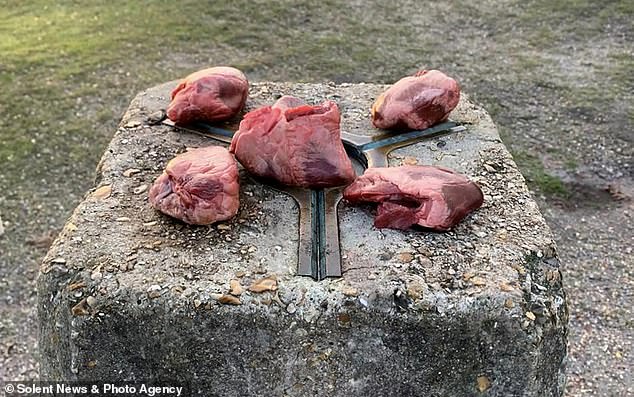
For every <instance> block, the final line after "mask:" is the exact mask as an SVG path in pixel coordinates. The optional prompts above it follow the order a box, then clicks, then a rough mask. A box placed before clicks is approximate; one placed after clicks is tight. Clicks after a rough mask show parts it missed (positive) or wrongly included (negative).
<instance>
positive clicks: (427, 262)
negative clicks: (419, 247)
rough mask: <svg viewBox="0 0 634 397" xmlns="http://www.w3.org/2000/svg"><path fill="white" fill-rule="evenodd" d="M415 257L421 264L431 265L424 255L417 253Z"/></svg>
mask: <svg viewBox="0 0 634 397" xmlns="http://www.w3.org/2000/svg"><path fill="white" fill-rule="evenodd" d="M416 259H417V260H418V263H420V264H421V265H423V266H431V259H429V258H428V257H426V256H422V255H419V256H418V257H417V258H416Z"/></svg>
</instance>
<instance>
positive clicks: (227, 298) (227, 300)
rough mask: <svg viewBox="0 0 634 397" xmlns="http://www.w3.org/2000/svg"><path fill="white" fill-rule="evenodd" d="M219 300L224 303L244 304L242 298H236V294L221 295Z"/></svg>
mask: <svg viewBox="0 0 634 397" xmlns="http://www.w3.org/2000/svg"><path fill="white" fill-rule="evenodd" d="M218 302H220V303H222V304H223V305H240V304H242V302H240V299H238V298H236V297H235V296H232V295H221V296H220V297H218Z"/></svg>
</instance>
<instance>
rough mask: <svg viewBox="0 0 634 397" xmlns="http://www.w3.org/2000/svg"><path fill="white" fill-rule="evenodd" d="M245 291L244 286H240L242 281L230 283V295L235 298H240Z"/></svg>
mask: <svg viewBox="0 0 634 397" xmlns="http://www.w3.org/2000/svg"><path fill="white" fill-rule="evenodd" d="M242 292H243V289H242V286H241V285H240V281H238V280H231V281H229V293H230V294H231V295H233V296H240V295H242Z"/></svg>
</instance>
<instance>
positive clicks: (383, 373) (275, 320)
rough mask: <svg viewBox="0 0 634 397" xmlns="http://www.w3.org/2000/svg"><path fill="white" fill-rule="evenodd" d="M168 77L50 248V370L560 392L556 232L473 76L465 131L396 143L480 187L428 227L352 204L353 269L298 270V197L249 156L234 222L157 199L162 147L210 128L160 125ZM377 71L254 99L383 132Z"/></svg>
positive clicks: (345, 241) (261, 86)
mask: <svg viewBox="0 0 634 397" xmlns="http://www.w3.org/2000/svg"><path fill="white" fill-rule="evenodd" d="M174 85H175V82H171V83H166V84H163V85H160V86H157V87H154V88H151V89H149V90H147V91H144V92H142V93H140V94H139V95H137V96H136V98H135V99H134V100H133V101H132V103H131V105H130V108H129V109H128V111H127V112H126V114H125V116H124V117H123V120H122V122H121V124H120V127H119V128H118V130H117V131H116V133H115V135H114V138H113V140H112V142H111V143H110V145H109V147H108V149H107V150H106V152H105V154H104V155H103V158H102V160H101V163H100V165H99V168H98V175H97V180H96V184H95V187H94V189H92V190H91V191H90V192H89V193H88V194H87V195H86V197H85V199H84V201H83V202H82V203H81V204H80V205H79V206H78V207H77V209H76V210H75V211H74V213H73V214H72V216H71V218H70V219H69V220H68V223H67V224H66V226H65V227H64V229H63V231H62V232H61V233H60V235H59V237H58V238H57V240H56V241H55V242H54V244H53V245H52V247H51V249H50V251H49V253H48V255H47V256H46V258H45V260H44V262H43V264H42V267H41V274H40V277H39V281H38V293H39V319H40V329H41V335H40V350H41V378H42V379H43V380H56V379H57V380H66V381H69V380H98V381H122V380H129V381H135V380H143V381H152V380H155V381H156V380H168V379H169V380H176V381H179V382H181V383H184V384H187V385H189V387H190V391H189V394H192V395H195V394H200V395H210V396H243V395H268V396H307V395H310V396H448V395H451V396H474V395H486V396H560V395H561V394H562V393H563V384H564V371H563V364H564V362H565V356H566V332H567V318H568V315H567V309H566V301H565V294H564V291H563V288H562V281H561V274H560V272H559V266H560V265H559V260H558V258H557V255H556V248H555V244H554V242H553V238H552V235H551V232H550V230H549V228H548V226H547V225H546V223H545V222H544V219H543V217H542V216H541V214H540V212H539V209H538V207H537V205H536V204H535V202H534V201H533V199H532V198H531V196H530V194H529V191H528V189H527V188H526V185H525V181H524V179H523V178H522V176H521V174H520V172H519V171H518V169H517V166H516V165H515V164H514V162H513V160H512V158H511V156H510V155H509V153H508V151H507V150H506V149H505V147H504V145H503V143H502V142H501V140H500V138H499V136H498V134H497V131H496V128H495V126H494V124H493V122H492V121H491V118H490V117H489V115H488V114H487V113H486V112H485V111H484V110H483V109H482V108H481V107H479V106H477V105H476V104H474V103H473V102H471V101H470V100H469V99H468V97H467V96H466V95H464V96H463V98H462V100H461V102H460V105H459V107H458V108H457V109H456V110H455V111H454V112H453V114H452V116H451V118H452V119H454V120H456V121H459V122H462V123H466V125H467V127H468V128H467V131H466V132H461V133H457V134H453V135H446V136H439V137H436V138H432V139H429V140H426V141H423V142H421V143H418V144H416V145H413V146H409V147H405V148H401V149H398V150H396V151H394V152H392V154H391V156H390V164H392V165H397V164H400V163H403V162H405V163H409V164H411V163H412V162H418V163H419V164H435V165H442V166H446V167H450V168H453V169H456V170H457V171H459V172H462V173H464V174H466V175H469V176H470V177H472V178H473V179H474V180H475V181H477V182H478V183H479V184H480V185H481V187H482V189H483V191H484V193H485V203H484V206H483V207H482V208H481V209H479V210H478V211H476V212H475V213H474V214H472V215H471V216H469V217H468V218H467V219H466V220H465V221H463V222H462V223H461V224H460V225H458V226H457V227H456V228H455V229H454V230H453V231H451V232H448V233H434V232H427V231H414V230H410V231H406V232H402V231H396V230H377V229H374V228H373V227H372V221H373V215H372V213H371V211H370V209H369V207H351V206H347V205H346V204H345V203H342V205H340V207H339V223H340V240H341V250H342V266H343V277H342V278H330V279H326V280H323V281H321V282H316V281H314V280H312V279H311V278H307V277H299V276H296V275H295V272H296V267H297V248H298V221H297V220H298V209H297V207H296V205H295V204H294V202H293V200H292V199H291V198H289V197H287V196H284V195H282V194H280V193H277V192H275V191H273V190H270V189H269V188H268V187H266V186H263V185H260V184H258V183H256V182H255V181H253V180H252V179H251V178H250V177H249V176H248V175H247V174H246V173H245V172H244V171H241V194H240V200H241V207H240V211H239V213H238V215H237V216H236V217H235V218H234V219H233V220H231V221H229V222H226V223H222V224H218V225H213V226H205V227H200V226H188V225H185V224H183V223H180V222H178V221H175V220H173V219H170V218H168V217H166V216H164V215H161V214H159V213H157V212H156V211H155V210H153V209H152V208H151V207H150V205H149V203H148V200H147V189H148V187H149V186H150V185H151V184H152V182H153V181H154V179H155V178H156V177H157V176H158V175H159V174H160V173H161V171H162V170H163V168H164V166H165V165H166V163H167V161H168V160H169V159H171V158H172V157H174V156H175V155H176V154H178V153H180V152H182V151H184V150H185V148H186V147H199V146H204V145H212V144H216V143H215V142H213V141H210V140H209V139H208V138H205V137H202V136H199V135H195V134H189V133H183V132H181V131H177V130H174V129H172V128H170V127H168V126H165V125H161V124H157V120H159V119H160V118H161V117H160V116H161V111H163V110H164V109H165V107H166V106H167V104H168V101H169V91H170V89H171V88H172V87H173V86H174ZM384 89H385V86H380V85H373V84H354V85H353V84H342V85H334V84H287V83H275V84H274V83H255V84H252V87H251V91H250V98H249V101H248V103H247V106H248V108H250V109H252V108H254V107H257V106H260V105H263V104H270V103H272V102H273V101H274V100H275V99H276V98H277V97H279V96H280V95H282V94H292V95H296V96H298V97H300V98H304V99H306V100H308V101H309V102H321V101H322V100H324V99H332V100H335V101H336V102H337V103H338V104H339V105H340V108H341V111H342V129H343V130H344V131H347V132H351V133H356V134H375V133H377V130H376V129H374V128H373V127H372V126H371V123H370V118H369V109H370V106H371V104H372V102H373V100H374V98H376V96H377V95H378V94H379V93H380V92H381V91H382V90H384ZM240 290H242V291H240ZM230 292H233V293H234V295H230ZM239 292H241V294H238V293H239Z"/></svg>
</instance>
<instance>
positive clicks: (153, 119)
mask: <svg viewBox="0 0 634 397" xmlns="http://www.w3.org/2000/svg"><path fill="white" fill-rule="evenodd" d="M163 119H165V112H164V111H162V110H157V111H156V112H153V113H152V114H150V115H149V116H147V123H148V124H150V125H154V124H158V123H160V122H161V121H163Z"/></svg>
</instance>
